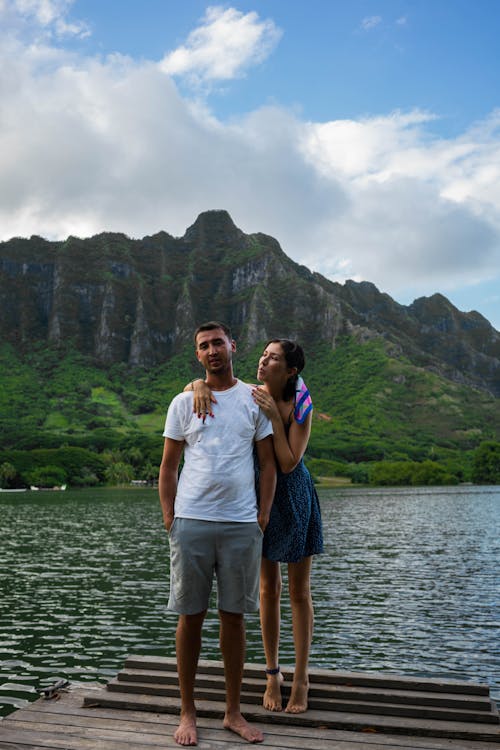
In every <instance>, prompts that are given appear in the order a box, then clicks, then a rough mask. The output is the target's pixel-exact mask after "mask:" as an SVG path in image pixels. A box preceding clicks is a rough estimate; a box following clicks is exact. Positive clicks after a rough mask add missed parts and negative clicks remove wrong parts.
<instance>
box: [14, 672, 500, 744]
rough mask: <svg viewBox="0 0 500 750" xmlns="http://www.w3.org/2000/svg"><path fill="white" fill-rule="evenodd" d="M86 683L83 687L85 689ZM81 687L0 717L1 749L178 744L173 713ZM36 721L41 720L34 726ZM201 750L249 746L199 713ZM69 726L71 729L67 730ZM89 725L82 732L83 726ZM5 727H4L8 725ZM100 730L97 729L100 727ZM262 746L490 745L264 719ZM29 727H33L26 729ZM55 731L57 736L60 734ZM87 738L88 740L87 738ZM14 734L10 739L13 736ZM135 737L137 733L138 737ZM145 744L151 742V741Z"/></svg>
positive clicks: (217, 722)
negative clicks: (105, 703)
mask: <svg viewBox="0 0 500 750" xmlns="http://www.w3.org/2000/svg"><path fill="white" fill-rule="evenodd" d="M88 687H89V686H87V693H88ZM84 694H85V687H84V686H81V687H79V688H77V689H72V690H71V691H70V692H69V693H65V694H64V695H62V696H61V699H60V700H58V701H40V700H39V701H37V702H36V703H33V704H30V705H29V706H28V707H26V708H23V709H21V710H19V711H16V712H15V713H13V714H10V715H9V716H8V717H6V718H5V719H4V720H3V722H0V750H49V748H51V747H52V748H54V750H55V748H58V749H59V750H60V748H61V747H64V748H67V750H88V748H89V747H92V748H93V750H101V748H106V750H132V749H133V750H138V748H141V747H144V746H147V744H146V743H143V742H141V739H142V736H143V735H145V736H148V734H149V735H151V734H152V735H153V736H156V737H157V738H161V742H160V746H161V747H163V748H167V750H170V748H177V749H178V746H177V745H176V744H175V743H174V741H173V738H172V734H173V731H174V726H175V725H176V724H177V718H176V717H175V716H173V715H169V714H161V715H160V714H156V713H144V712H138V711H121V710H112V711H111V710H108V709H96V708H94V709H86V708H84V707H83V706H82V697H83V695H84ZM43 722H46V723H47V724H51V725H52V726H51V727H47V729H50V731H45V730H43V731H44V735H45V736H44V737H43V742H42V740H41V739H40V734H38V736H37V737H36V741H33V734H34V733H36V732H40V731H41V724H42V723H43ZM39 724H40V726H38V725H39ZM16 725H17V726H18V727H19V730H20V731H22V732H23V734H22V735H21V734H20V733H18V734H17V735H15V734H14V735H12V734H9V732H11V731H13V727H15V726H16ZM198 725H199V739H200V742H199V745H198V747H199V748H200V750H231V748H234V747H236V746H238V747H239V746H240V744H241V745H242V746H247V743H246V742H244V741H242V740H240V738H238V737H236V736H235V735H232V734H231V733H229V732H227V731H225V730H224V729H222V727H221V724H220V721H219V720H215V719H210V718H205V717H199V720H198ZM68 727H71V728H72V729H71V733H70V732H69V730H68ZM85 727H87V728H88V729H92V732H93V733H92V734H91V735H89V734H88V733H87V735H86V736H85V734H84V733H83V734H82V731H81V730H82V728H83V729H85ZM106 729H112V730H120V731H121V732H124V731H125V730H126V729H128V730H129V731H128V734H125V735H123V736H124V737H126V738H127V739H126V741H125V740H123V741H122V740H118V738H117V736H115V739H113V740H112V737H113V735H112V734H109V732H104V733H103V732H102V730H106ZM6 730H8V731H6ZM98 730H101V732H100V733H99V731H98ZM264 731H265V746H266V747H271V748H276V750H278V748H279V749H280V750H281V749H283V750H284V749H285V748H290V750H410V749H411V750H490V748H491V747H492V745H491V743H484V742H476V741H472V740H470V739H469V740H466V741H461V740H457V739H455V740H448V739H439V738H422V737H413V738H409V737H405V736H397V737H396V736H393V735H382V734H377V733H368V734H364V733H355V732H345V731H342V730H331V729H326V730H325V729H320V728H314V727H303V726H294V725H288V726H285V727H283V726H280V725H276V726H275V725H267V726H266V727H265V728H264ZM29 732H31V733H29ZM58 733H59V735H60V736H59V738H58ZM61 736H62V741H61ZM90 737H91V741H90V744H89V738H90ZM13 738H14V739H13ZM138 738H139V739H138ZM51 741H52V744H50V743H51ZM149 747H155V745H154V744H152V745H151V744H149Z"/></svg>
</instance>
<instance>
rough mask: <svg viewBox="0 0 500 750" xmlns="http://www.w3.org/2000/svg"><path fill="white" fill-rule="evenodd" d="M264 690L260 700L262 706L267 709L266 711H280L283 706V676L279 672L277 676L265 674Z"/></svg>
mask: <svg viewBox="0 0 500 750" xmlns="http://www.w3.org/2000/svg"><path fill="white" fill-rule="evenodd" d="M266 681H267V685H266V690H265V693H264V697H263V699H262V705H263V706H264V708H267V710H268V711H281V710H282V708H283V706H282V704H281V683H282V682H283V675H282V674H281V672H278V674H267V675H266Z"/></svg>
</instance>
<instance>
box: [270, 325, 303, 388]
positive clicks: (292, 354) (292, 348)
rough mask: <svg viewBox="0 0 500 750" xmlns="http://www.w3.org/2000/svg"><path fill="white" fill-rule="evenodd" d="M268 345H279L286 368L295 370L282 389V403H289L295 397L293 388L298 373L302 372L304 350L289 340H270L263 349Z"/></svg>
mask: <svg viewBox="0 0 500 750" xmlns="http://www.w3.org/2000/svg"><path fill="white" fill-rule="evenodd" d="M269 344H279V345H280V346H281V348H282V349H283V354H284V355H285V362H286V366H287V367H296V368H297V373H296V374H295V375H290V377H289V378H288V380H287V382H286V385H285V387H284V389H283V401H290V399H292V398H294V397H295V387H296V385H297V378H298V375H299V372H302V370H303V369H304V366H305V364H306V360H305V357H304V350H303V349H302V347H301V346H299V344H297V343H295V341H290V339H270V341H268V342H267V344H266V346H265V348H267V347H268V346H269Z"/></svg>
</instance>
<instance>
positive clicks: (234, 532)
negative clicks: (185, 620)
mask: <svg viewBox="0 0 500 750" xmlns="http://www.w3.org/2000/svg"><path fill="white" fill-rule="evenodd" d="M262 539H263V534H262V531H261V528H260V526H259V524H258V523H257V522H252V523H232V522H228V521H198V520H195V519H192V518H175V519H174V522H173V524H172V526H171V528H170V534H169V541H170V597H169V600H168V606H167V609H169V610H170V611H172V612H177V613H178V614H180V615H195V614H198V613H199V612H203V611H204V610H206V609H208V605H209V600H210V594H211V591H212V583H213V578H214V573H215V577H216V579H217V607H218V609H220V610H223V611H224V612H237V613H245V612H255V611H256V610H257V609H258V608H259V576H260V561H261V555H262Z"/></svg>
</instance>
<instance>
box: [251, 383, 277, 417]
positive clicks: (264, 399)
mask: <svg viewBox="0 0 500 750" xmlns="http://www.w3.org/2000/svg"><path fill="white" fill-rule="evenodd" d="M252 396H253V400H254V401H255V403H256V404H257V406H260V408H261V409H262V411H263V412H264V414H265V415H266V417H267V418H268V419H270V420H271V421H273V419H281V415H280V413H279V409H278V407H277V405H276V401H275V400H274V398H273V397H272V396H270V395H269V393H268V392H267V391H265V390H264V389H263V388H260V387H259V386H256V387H255V388H253V390H252Z"/></svg>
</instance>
